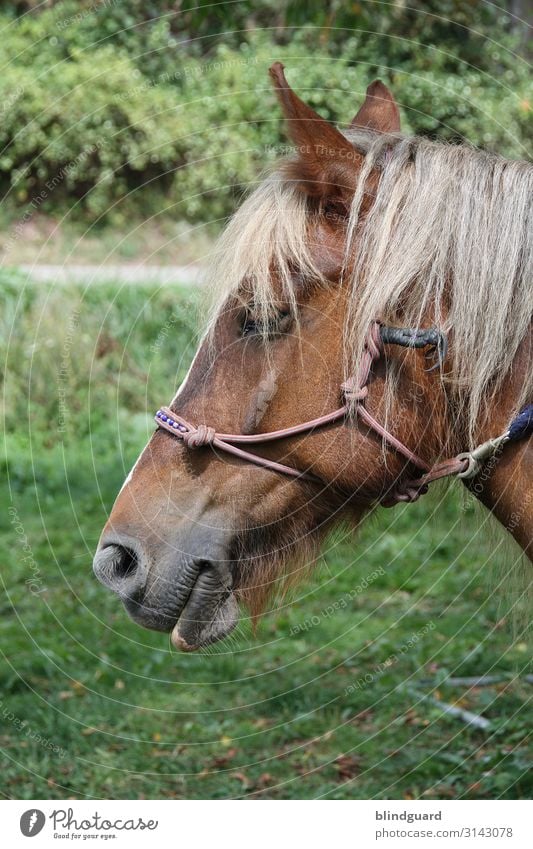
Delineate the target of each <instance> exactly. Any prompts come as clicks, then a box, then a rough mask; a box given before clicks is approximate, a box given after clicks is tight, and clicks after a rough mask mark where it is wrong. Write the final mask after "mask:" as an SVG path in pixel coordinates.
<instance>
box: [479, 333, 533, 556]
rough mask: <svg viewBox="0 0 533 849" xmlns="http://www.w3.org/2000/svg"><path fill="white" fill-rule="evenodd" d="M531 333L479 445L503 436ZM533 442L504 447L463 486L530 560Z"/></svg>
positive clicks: (526, 362)
mask: <svg viewBox="0 0 533 849" xmlns="http://www.w3.org/2000/svg"><path fill="white" fill-rule="evenodd" d="M531 348H532V334H531V332H530V334H529V337H528V338H526V339H525V340H524V342H523V344H522V346H521V347H520V350H519V352H518V355H517V357H516V360H515V363H514V366H513V371H512V374H511V375H510V376H509V379H508V380H507V381H506V383H505V384H504V386H503V387H502V390H501V392H500V393H499V394H498V396H497V399H496V400H495V401H494V402H493V404H492V406H491V410H490V412H491V415H490V416H488V417H487V422H486V424H484V425H483V427H482V428H481V429H480V432H479V442H484V441H485V440H486V439H489V438H491V437H493V436H497V435H498V434H499V433H503V432H504V431H505V430H506V428H507V426H508V424H509V422H510V420H511V418H512V416H513V414H514V413H515V412H516V402H517V399H518V398H519V394H520V387H521V385H522V382H523V380H524V379H525V376H526V375H527V374H528V373H529V369H531ZM532 480H533V440H532V439H526V440H524V441H523V442H516V443H513V444H509V445H507V446H505V447H504V449H503V451H502V452H501V454H500V455H499V456H495V457H494V458H492V460H491V461H488V462H487V463H486V464H485V466H484V467H483V469H482V470H481V472H480V473H479V475H477V477H475V478H473V479H472V480H469V481H465V485H466V486H467V488H468V489H469V490H470V492H472V493H473V494H474V495H475V496H476V497H477V498H478V499H479V500H480V501H481V503H482V504H484V505H485V507H487V508H488V509H489V510H490V511H491V512H492V513H493V514H494V515H495V516H496V518H497V519H498V520H499V522H500V523H501V524H502V525H503V527H504V528H505V529H506V530H507V531H508V532H509V533H510V534H511V535H512V536H513V537H514V539H515V540H516V542H517V543H518V544H519V545H520V546H521V548H522V549H523V550H524V552H525V553H526V554H527V556H528V557H529V559H530V560H532V561H533V488H532V486H531V481H532Z"/></svg>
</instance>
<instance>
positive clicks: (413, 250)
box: [211, 131, 533, 442]
mask: <svg viewBox="0 0 533 849" xmlns="http://www.w3.org/2000/svg"><path fill="white" fill-rule="evenodd" d="M346 135H347V137H348V138H349V139H350V141H351V142H352V143H353V144H354V145H355V146H356V147H357V148H358V149H360V150H362V151H363V152H364V153H365V154H366V156H365V165H364V168H363V172H362V174H361V177H360V180H359V187H358V190H357V191H356V193H355V196H354V199H353V203H352V207H351V210H350V216H349V221H348V229H347V233H348V236H347V243H346V257H347V262H346V265H347V266H348V263H349V264H350V266H351V267H353V268H354V272H353V279H351V280H350V281H347V282H348V284H349V285H350V291H351V295H350V298H349V308H348V312H347V316H346V322H345V338H346V356H345V360H346V362H345V371H346V375H347V374H349V373H353V370H354V368H355V367H356V365H357V362H358V359H359V356H360V354H361V350H362V340H363V339H364V337H365V333H366V331H367V329H368V327H369V325H370V323H371V321H372V320H373V319H374V318H376V317H379V318H381V319H382V320H384V321H389V322H390V323H395V322H396V323H401V324H403V325H408V326H412V327H418V326H421V325H422V324H423V323H427V322H428V320H429V321H431V323H432V324H435V325H437V326H438V327H440V328H441V329H443V330H444V331H445V332H447V333H449V335H450V339H451V342H452V344H451V353H450V357H451V370H450V374H449V375H448V376H447V377H446V383H447V386H448V387H449V392H451V393H452V396H453V398H454V402H455V404H456V405H457V406H458V407H460V408H461V410H462V418H463V420H464V422H465V431H466V436H467V438H469V440H470V441H471V442H472V440H473V438H474V437H473V434H474V430H475V426H476V422H478V420H479V417H480V415H482V414H483V411H484V407H485V406H486V404H487V403H488V402H489V401H490V398H491V397H492V395H493V394H494V393H495V392H497V390H498V388H499V387H500V386H501V384H502V381H504V380H505V378H506V376H508V375H509V373H510V371H511V369H512V365H513V361H514V359H515V357H516V355H517V352H518V349H519V346H520V345H521V344H522V343H523V342H524V341H525V340H527V339H528V334H529V331H530V325H531V319H532V313H533V285H532V279H531V278H532V274H531V271H532V254H533V251H532V247H531V239H530V234H531V231H532V225H533V215H532V205H531V198H532V190H533V166H532V165H530V164H529V163H527V162H522V161H509V160H505V159H503V158H502V157H500V156H496V155H493V154H489V153H485V152H482V151H479V150H476V149H473V148H471V147H469V146H467V145H464V144H463V145H446V144H442V143H436V142H432V141H429V140H427V139H424V138H419V137H415V138H398V137H394V138H393V137H387V136H379V137H378V136H376V135H375V134H372V133H369V132H364V131H354V132H348V133H347V134H346ZM374 167H378V168H379V169H380V171H381V179H380V181H379V186H378V189H377V193H376V197H375V200H374V203H373V205H372V208H371V210H370V212H369V214H368V215H367V216H366V218H365V220H364V221H362V220H361V219H360V211H361V203H362V199H363V195H364V184H365V178H366V175H367V174H368V173H370V171H371V170H372V168H374ZM308 221H309V209H308V202H307V200H306V197H305V195H304V194H303V193H302V192H301V191H299V190H298V189H297V188H296V186H295V184H294V183H291V182H290V181H289V180H288V179H287V177H286V176H285V173H284V170H283V168H281V169H279V170H277V171H275V172H273V173H271V174H270V175H268V176H267V178H266V179H265V180H264V181H263V182H262V183H261V184H260V185H259V187H258V188H257V189H256V190H255V191H254V192H253V193H252V194H251V195H250V196H249V197H248V198H247V200H246V201H245V202H244V203H243V204H242V206H241V207H240V209H239V210H238V211H237V212H236V214H235V215H234V216H233V218H232V219H231V220H230V222H229V224H228V226H227V228H226V230H225V232H224V233H223V235H222V237H221V239H220V241H219V244H218V246H217V252H216V258H215V262H214V264H213V268H212V272H211V273H212V276H211V289H212V291H214V293H215V296H216V303H215V308H214V312H213V318H216V315H217V314H218V312H219V311H220V309H221V308H223V305H224V304H225V303H226V302H227V299H228V297H230V296H239V293H240V292H241V291H242V285H243V282H244V281H246V289H247V293H248V294H247V297H250V296H251V298H252V300H253V304H254V310H255V311H256V312H258V313H259V315H260V316H264V317H265V318H266V317H267V316H268V315H269V314H271V311H272V308H273V305H274V302H275V300H276V298H275V293H274V291H273V286H272V278H271V270H272V268H273V267H275V268H276V269H277V270H278V274H279V278H280V279H281V281H282V285H283V289H284V293H285V296H286V297H287V299H288V300H289V302H290V303H292V304H293V307H294V310H295V312H296V294H295V292H294V289H293V285H292V283H291V271H292V269H294V268H295V267H296V268H298V270H299V271H301V272H302V273H303V274H304V275H306V276H308V277H309V279H310V280H313V281H319V282H320V283H321V284H323V285H332V284H326V281H325V280H323V279H322V277H321V274H320V272H319V271H318V269H317V268H316V267H315V266H314V263H313V261H312V258H311V256H310V253H309V249H308V243H307V239H308ZM399 319H401V322H400V321H399ZM532 394H533V370H531V369H530V370H529V372H528V374H527V376H526V378H525V380H524V385H523V388H522V393H521V397H520V398H519V399H518V400H517V406H519V405H520V404H522V403H524V402H525V401H526V400H528V401H530V400H531V397H532Z"/></svg>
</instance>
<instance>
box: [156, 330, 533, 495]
mask: <svg viewBox="0 0 533 849" xmlns="http://www.w3.org/2000/svg"><path fill="white" fill-rule="evenodd" d="M381 327H382V325H381V323H380V322H379V321H375V322H373V323H372V325H371V327H370V329H369V332H368V334H367V338H366V341H365V347H364V350H363V355H362V357H361V363H360V366H359V370H358V373H357V377H356V378H350V379H349V380H347V381H345V382H344V383H343V384H342V385H341V389H342V392H343V396H344V399H345V403H344V404H343V405H342V407H339V408H338V409H337V410H333V411H332V412H331V413H326V414H325V415H323V416H319V417H318V418H316V419H312V420H310V421H307V422H302V423H301V424H297V425H294V426H292V427H286V428H282V429H280V430H274V431H269V432H268V433H254V434H242V433H218V432H217V431H216V430H215V429H214V428H212V427H209V426H208V425H205V424H200V425H198V426H197V427H195V426H194V425H193V424H191V423H190V422H188V421H187V420H186V419H184V418H183V417H182V416H179V415H178V414H177V413H174V412H173V411H172V410H171V409H170V408H169V407H161V408H160V409H159V410H158V411H157V413H156V415H155V421H156V424H157V425H158V427H160V428H162V429H163V430H166V431H167V432H168V433H171V434H172V436H175V437H177V438H178V439H180V440H181V441H182V442H183V444H184V445H185V446H186V447H187V448H200V447H202V446H206V445H209V446H211V447H212V448H218V449H219V450H221V451H225V452H226V453H227V454H232V455H233V456H234V457H238V458H239V459H241V460H245V461H247V462H249V463H254V464H255V465H256V466H262V467H263V468H266V469H270V470H271V471H274V472H280V473H281V474H285V475H290V476H292V477H296V478H299V479H301V480H309V481H313V482H314V483H322V481H321V480H320V479H319V478H318V477H316V476H315V475H312V474H310V473H308V472H300V471H299V470H298V469H295V468H293V467H292V466H286V465H285V464H283V463H278V462H276V461H275V460H270V459H269V458H268V457H261V455H258V454H252V453H251V452H250V451H246V450H245V449H243V448H239V447H237V446H238V445H241V444H245V445H259V444H262V443H265V442H274V441H276V440H279V439H287V438H288V437H291V436H298V435H300V434H303V433H306V434H309V433H311V432H313V431H314V430H316V429H317V428H319V427H324V426H325V425H329V424H335V423H336V422H338V421H342V420H344V419H346V418H347V417H348V416H349V415H350V405H351V404H353V405H354V406H353V413H354V414H355V415H356V416H357V417H358V418H360V419H361V420H362V421H363V422H364V423H365V425H366V426H367V427H368V428H369V429H370V430H373V431H374V432H375V433H377V434H378V436H380V437H381V438H382V439H383V441H384V442H385V443H386V444H387V445H389V446H390V447H391V448H394V450H395V451H396V452H398V453H399V454H401V455H402V456H403V457H405V459H406V460H408V462H409V463H411V464H412V465H413V466H416V467H417V468H418V469H419V471H420V472H422V474H421V475H420V476H419V477H418V478H411V479H408V480H406V481H400V482H398V483H397V484H396V485H395V486H394V488H393V490H392V491H391V492H390V493H388V494H387V495H386V496H385V497H384V498H383V499H382V501H381V504H382V505H383V506H384V507H392V506H393V505H394V504H397V503H399V502H405V501H407V502H413V501H416V500H417V499H418V498H420V496H421V495H424V494H425V493H426V492H427V490H428V487H429V484H430V483H433V481H436V480H439V479H441V478H445V477H449V476H451V475H455V476H456V477H460V478H463V479H465V478H472V477H475V475H477V474H478V473H479V471H480V468H481V464H482V463H483V462H484V461H486V460H487V459H489V458H490V457H492V456H494V455H495V454H496V453H497V452H498V451H500V450H501V448H502V447H503V446H504V445H505V444H506V443H507V442H514V441H516V440H518V439H524V438H525V437H526V436H529V435H530V434H531V433H532V432H533V404H530V405H529V406H527V407H526V408H525V409H524V410H522V411H521V412H520V413H519V414H518V415H517V416H516V417H515V418H514V419H513V421H512V422H511V424H510V425H509V427H508V429H507V430H506V431H505V433H503V434H501V435H500V436H498V437H496V438H495V439H489V440H487V442H484V443H483V444H482V445H479V446H477V448H474V450H473V451H466V452H463V453H462V454H458V455H457V456H456V457H452V458H450V459H448V460H444V461H443V462H441V463H437V464H436V465H434V466H429V465H428V464H427V463H425V462H424V460H422V459H421V458H420V457H418V456H417V454H415V453H414V452H413V451H411V449H410V448H408V447H407V446H406V445H404V444H403V442H401V441H400V440H399V439H397V438H396V437H395V436H394V435H393V434H392V433H390V432H389V431H388V430H387V429H386V428H384V427H383V425H381V424H380V423H379V422H378V421H377V420H376V419H375V418H374V417H373V416H372V415H371V414H370V413H369V412H368V410H367V409H366V407H365V400H366V397H367V395H368V380H369V377H370V372H371V369H372V365H373V363H374V362H375V360H377V359H379V358H380V357H381V356H382V354H383V340H382V338H381Z"/></svg>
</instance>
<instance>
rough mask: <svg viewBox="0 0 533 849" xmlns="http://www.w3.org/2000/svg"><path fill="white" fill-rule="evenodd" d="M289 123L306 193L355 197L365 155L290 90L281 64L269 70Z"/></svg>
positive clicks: (298, 176) (296, 171)
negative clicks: (354, 193)
mask: <svg viewBox="0 0 533 849" xmlns="http://www.w3.org/2000/svg"><path fill="white" fill-rule="evenodd" d="M269 73H270V76H271V78H272V80H273V82H274V87H275V90H276V94H277V96H278V99H279V101H280V104H281V108H282V110H283V114H284V116H285V118H286V120H287V125H288V133H289V136H290V138H291V140H292V141H293V142H294V144H295V145H296V146H297V148H298V152H299V154H300V156H299V159H298V161H297V162H296V163H292V166H289V167H292V170H293V176H294V178H295V179H297V180H298V181H299V182H300V183H301V185H302V188H303V189H304V191H306V192H307V193H308V194H312V195H316V196H322V197H324V196H326V197H334V196H337V197H338V198H339V199H341V200H342V199H344V198H346V197H347V196H348V195H350V194H353V191H354V189H355V185H356V183H357V175H358V173H359V171H360V168H361V166H362V164H363V155H362V154H361V153H359V152H358V151H356V149H355V148H354V146H353V145H352V144H351V143H350V142H349V141H348V139H347V138H346V137H345V136H343V134H342V133H341V132H339V130H337V129H336V128H335V127H334V126H333V125H332V124H330V123H328V121H326V120H325V119H324V118H322V117H321V116H320V115H318V114H317V113H316V112H315V111H314V110H313V109H311V107H310V106H308V105H307V104H306V103H304V102H303V101H302V100H300V98H299V97H298V96H297V95H296V94H295V93H294V92H293V90H292V89H291V88H290V86H289V84H288V82H287V80H286V78H285V74H284V69H283V65H282V64H281V62H275V63H274V64H273V65H272V67H271V68H270V70H269Z"/></svg>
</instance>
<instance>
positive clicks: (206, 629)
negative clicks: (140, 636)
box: [93, 532, 238, 651]
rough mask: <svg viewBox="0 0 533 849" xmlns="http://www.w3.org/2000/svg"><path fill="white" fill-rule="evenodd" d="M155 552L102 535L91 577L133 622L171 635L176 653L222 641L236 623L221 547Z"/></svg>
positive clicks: (228, 567) (172, 548)
mask: <svg viewBox="0 0 533 849" xmlns="http://www.w3.org/2000/svg"><path fill="white" fill-rule="evenodd" d="M161 548H162V547H161V546H158V549H159V550H158V551H157V552H156V556H155V557H154V559H151V558H149V557H148V556H147V554H146V552H145V551H144V547H143V546H141V545H140V543H139V542H138V541H137V540H135V539H133V538H131V537H130V536H125V535H118V534H117V533H116V532H111V533H109V534H106V533H104V535H103V537H102V539H101V541H100V545H99V547H98V550H97V552H96V554H95V557H94V561H93V569H94V573H95V575H96V577H97V578H98V580H99V581H100V582H101V583H102V584H104V586H106V587H108V589H110V590H111V591H112V592H114V593H116V595H118V596H119V598H120V599H121V601H122V602H123V604H124V607H125V608H126V611H127V612H128V614H129V616H130V617H131V618H132V619H133V620H134V621H135V622H136V623H137V624H139V625H142V626H143V627H145V628H149V629H152V630H156V631H167V632H172V637H171V639H172V644H173V645H174V646H175V647H176V648H177V649H179V650H181V651H194V650H196V649H198V648H201V647H203V646H206V645H209V644H210V643H213V642H216V641H218V640H221V639H223V637H225V636H226V635H227V634H229V633H230V631H232V630H233V628H234V627H235V625H236V623H237V620H238V606H237V602H236V600H235V596H234V586H233V575H232V568H231V564H230V563H229V562H228V561H227V560H226V559H225V557H224V554H225V546H221V545H220V544H218V545H216V544H213V543H209V542H208V541H207V540H204V541H203V543H202V544H201V545H200V546H196V548H197V549H198V548H200V549H201V552H200V551H197V552H195V553H193V552H191V551H189V550H188V551H187V552H184V551H183V550H179V549H178V547H177V546H170V545H167V546H166V548H165V549H163V550H161ZM190 548H191V546H190V545H189V546H187V549H190Z"/></svg>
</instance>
